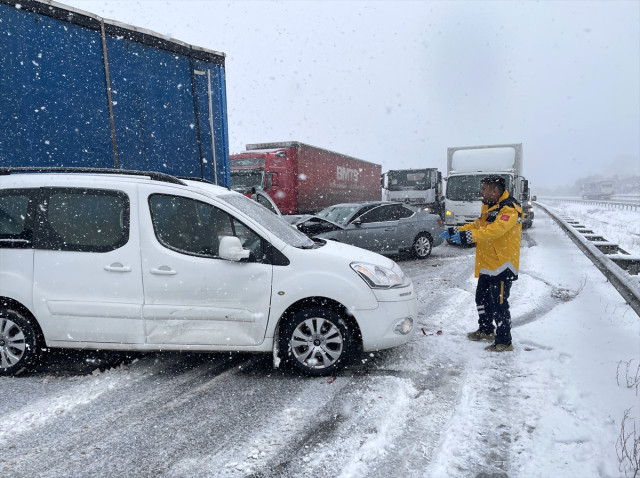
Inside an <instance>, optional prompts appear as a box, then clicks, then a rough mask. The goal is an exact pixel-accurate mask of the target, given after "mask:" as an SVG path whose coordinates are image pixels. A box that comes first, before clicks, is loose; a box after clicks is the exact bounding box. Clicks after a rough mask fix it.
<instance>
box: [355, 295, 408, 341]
mask: <svg viewBox="0 0 640 478" xmlns="http://www.w3.org/2000/svg"><path fill="white" fill-rule="evenodd" d="M374 293H375V295H376V298H377V299H378V307H377V308H376V309H369V310H359V311H356V312H355V316H356V319H357V321H358V323H359V324H360V331H361V333H362V349H363V351H364V352H370V351H373V350H380V349H387V348H391V347H396V346H398V345H402V344H406V343H407V342H409V341H410V340H411V338H412V337H413V335H414V334H415V331H416V328H417V322H418V300H417V298H416V295H415V292H414V290H413V284H411V285H410V286H409V287H402V288H398V289H385V290H380V289H378V290H374ZM409 324H410V327H409V328H408V330H407V327H408V325H409Z"/></svg>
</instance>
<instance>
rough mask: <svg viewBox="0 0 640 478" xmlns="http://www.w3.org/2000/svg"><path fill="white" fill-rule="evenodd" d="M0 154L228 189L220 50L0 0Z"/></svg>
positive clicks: (20, 161) (44, 5) (62, 10)
mask: <svg viewBox="0 0 640 478" xmlns="http://www.w3.org/2000/svg"><path fill="white" fill-rule="evenodd" d="M0 65H2V66H1V67H0V105H2V107H1V108H0V124H2V132H1V133H0V163H1V164H2V166H15V167H24V166H30V167H42V168H52V167H93V168H121V169H132V170H141V171H160V172H163V173H168V174H173V175H176V176H184V177H195V178H204V179H207V180H209V181H211V182H214V183H217V184H220V185H224V186H229V184H230V183H229V159H228V158H229V140H228V131H227V104H226V87H225V55H224V53H220V52H216V51H211V50H206V49H204V48H200V47H196V46H192V45H189V44H186V43H183V42H181V41H179V40H174V39H167V38H165V37H163V36H161V35H159V34H156V33H153V32H151V31H148V30H144V29H140V28H138V27H134V26H130V25H125V24H122V23H119V22H115V21H111V20H107V19H104V18H101V17H99V16H96V15H93V14H91V13H88V12H84V11H82V10H77V9H74V8H71V7H67V6H65V5H62V4H59V3H56V2H53V1H34V0H0Z"/></svg>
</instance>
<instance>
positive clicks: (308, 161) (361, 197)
mask: <svg viewBox="0 0 640 478" xmlns="http://www.w3.org/2000/svg"><path fill="white" fill-rule="evenodd" d="M245 149H246V151H244V152H242V153H238V154H232V155H231V156H230V157H229V164H230V168H231V187H232V189H234V190H236V191H240V192H242V193H245V194H250V193H251V190H252V189H255V190H258V189H261V190H263V191H264V192H266V193H267V194H268V195H269V196H270V197H271V199H273V201H274V202H275V203H276V206H277V207H278V209H279V210H280V212H281V213H282V214H314V213H316V212H318V211H320V210H322V209H324V208H325V207H328V206H331V205H334V204H338V203H345V202H357V201H379V200H380V197H381V190H380V175H381V172H382V167H381V166H380V165H379V164H375V163H370V162H368V161H364V160H362V159H357V158H354V157H351V156H347V155H346V154H341V153H335V152H333V151H329V150H326V149H323V148H318V147H316V146H311V145H309V144H305V143H300V142H298V141H288V142H275V143H256V144H247V145H246V147H245Z"/></svg>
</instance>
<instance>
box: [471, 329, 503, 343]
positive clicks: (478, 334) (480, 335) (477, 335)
mask: <svg viewBox="0 0 640 478" xmlns="http://www.w3.org/2000/svg"><path fill="white" fill-rule="evenodd" d="M467 337H468V338H469V340H473V341H474V342H478V341H479V340H487V341H489V342H493V340H494V339H495V338H496V334H495V333H493V332H491V333H490V334H485V333H484V332H482V331H481V330H476V331H475V332H469V333H468V334H467Z"/></svg>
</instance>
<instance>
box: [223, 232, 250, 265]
mask: <svg viewBox="0 0 640 478" xmlns="http://www.w3.org/2000/svg"><path fill="white" fill-rule="evenodd" d="M249 254H251V251H248V250H246V249H243V248H242V243H241V242H240V239H238V238H237V237H235V236H224V237H223V238H221V239H220V249H219V255H220V258H221V259H226V260H228V261H234V262H238V261H241V260H242V259H247V258H249Z"/></svg>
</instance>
